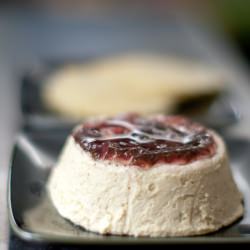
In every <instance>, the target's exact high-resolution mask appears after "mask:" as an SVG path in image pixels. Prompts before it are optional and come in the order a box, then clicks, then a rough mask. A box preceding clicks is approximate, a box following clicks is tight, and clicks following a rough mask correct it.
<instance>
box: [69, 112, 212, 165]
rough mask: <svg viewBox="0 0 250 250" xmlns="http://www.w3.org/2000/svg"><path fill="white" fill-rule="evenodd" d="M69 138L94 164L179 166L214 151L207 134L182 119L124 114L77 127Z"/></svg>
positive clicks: (210, 154)
mask: <svg viewBox="0 0 250 250" xmlns="http://www.w3.org/2000/svg"><path fill="white" fill-rule="evenodd" d="M73 137H74V139H75V141H76V142H77V143H78V144H80V146H81V147H82V148H83V149H84V150H85V151H87V152H89V153H90V154H91V155H92V157H93V158H94V159H95V160H109V161H112V162H117V163H121V164H124V165H136V166H139V167H142V168H149V167H151V166H153V165H155V164H158V163H168V164H180V165H181V164H182V165H183V164H187V163H190V162H193V161H195V160H199V159H204V158H207V157H211V156H213V155H214V154H215V151H216V143H215V141H214V139H213V136H212V135H211V133H210V132H209V131H208V130H207V129H206V128H205V127H203V126H202V125H200V124H198V123H194V122H192V121H190V120H189V119H187V118H185V117H182V116H165V115H154V116H150V117H144V116H140V115H138V114H126V115H121V116H117V117H113V118H107V119H101V120H100V119H99V120H92V121H87V122H85V123H83V124H82V125H80V126H78V127H77V128H76V129H75V131H74V132H73Z"/></svg>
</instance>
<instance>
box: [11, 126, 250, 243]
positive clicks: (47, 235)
mask: <svg viewBox="0 0 250 250" xmlns="http://www.w3.org/2000/svg"><path fill="white" fill-rule="evenodd" d="M70 130H71V127H70V126H69V127H64V128H62V127H61V128H59V129H58V128H57V129H53V128H51V129H45V130H41V129H38V130H37V129H32V130H29V131H26V132H23V133H22V134H20V136H19V137H18V139H17V143H16V145H15V148H14V151H13V159H12V166H11V170H10V175H9V197H8V206H9V218H10V224H11V226H12V229H13V230H14V232H15V233H16V234H17V235H19V236H20V237H21V238H23V239H26V240H35V241H44V242H58V243H75V244H84V243H88V244H89V243H95V244H98V243H101V244H104V243H107V244H116V243H118V244H119V243H123V244H126V243H127V244H133V243H136V244H137V243H167V244H173V243H174V244H175V243H176V244H182V243H191V244H194V243H221V242H223V243H230V242H242V243H243V242H245V243H246V242H248V243H250V183H249V180H250V168H249V162H250V154H249V152H250V141H248V140H245V139H240V138H232V137H230V136H228V135H224V138H225V140H226V143H227V145H228V149H229V153H230V158H231V166H232V170H233V173H234V177H235V180H236V182H237V184H238V186H239V188H240V190H241V191H242V193H243V195H244V204H245V214H244V217H243V218H242V219H240V220H238V221H237V222H235V223H234V224H233V225H231V226H229V227H227V228H224V229H222V230H220V231H218V232H216V233H213V234H209V235H206V236H197V237H177V238H176V237H165V238H147V237H141V238H134V237H127V236H103V235H99V234H95V233H91V232H88V231H85V230H83V229H80V228H78V227H76V226H74V225H73V224H71V223H70V222H68V221H66V220H65V219H63V218H62V217H61V216H59V214H58V213H57V212H56V210H55V209H54V208H53V206H52V204H51V202H50V200H49V198H48V196H47V194H46V182H47V178H48V176H49V173H50V171H51V168H52V167H53V163H54V162H55V161H56V158H57V157H58V154H59V152H60V150H61V147H62V145H63V143H64V141H65V138H66V135H67V134H68V132H69V131H70Z"/></svg>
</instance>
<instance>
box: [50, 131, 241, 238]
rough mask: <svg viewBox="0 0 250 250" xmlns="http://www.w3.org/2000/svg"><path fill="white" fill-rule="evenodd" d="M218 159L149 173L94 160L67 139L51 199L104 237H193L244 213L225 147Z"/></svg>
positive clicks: (74, 219) (166, 166)
mask: <svg viewBox="0 0 250 250" xmlns="http://www.w3.org/2000/svg"><path fill="white" fill-rule="evenodd" d="M214 136H215V139H216V142H217V144H218V150H217V153H216V155H215V156H214V157H212V158H210V159H203V160H198V161H195V162H193V163H191V164H187V165H174V164H161V165H159V166H155V167H153V168H150V169H147V170H144V169H141V168H138V167H136V166H128V167H125V166H121V165H118V164H117V165H116V164H113V163H108V162H106V161H94V160H93V159H92V157H91V156H90V155H89V154H88V153H86V152H84V151H83V150H82V148H81V147H80V146H79V145H78V144H76V143H75V141H74V139H73V137H72V136H70V137H69V138H68V140H67V143H66V145H65V147H64V150H63V152H62V154H61V157H60V159H59V162H58V164H57V166H56V167H55V169H54V170H53V172H52V175H51V176H50V179H49V184H48V190H49V193H50V196H51V199H52V201H53V203H54V205H55V207H56V209H57V210H58V212H59V213H60V214H61V216H63V217H65V218H67V219H69V220H70V221H72V222H73V223H75V224H77V225H80V226H82V227H84V228H86V229H88V230H91V231H94V232H99V233H112V234H126V235H133V236H188V235H199V234H205V233H209V232H213V231H216V230H218V229H219V228H221V227H223V226H226V225H229V224H230V223H232V222H233V221H235V220H236V219H237V218H239V217H241V216H242V214H243V205H242V196H241V194H240V192H239V191H238V189H237V186H236V184H235V182H234V180H233V178H232V174H231V171H230V168H229V164H228V158H227V153H226V151H225V146H224V144H223V142H222V140H221V138H220V137H219V136H218V135H216V134H215V135H214Z"/></svg>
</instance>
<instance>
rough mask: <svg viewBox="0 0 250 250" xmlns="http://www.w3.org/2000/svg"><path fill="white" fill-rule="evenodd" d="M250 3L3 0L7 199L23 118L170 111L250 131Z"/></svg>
mask: <svg viewBox="0 0 250 250" xmlns="http://www.w3.org/2000/svg"><path fill="white" fill-rule="evenodd" d="M249 10H250V2H249V1H244V0H219V1H215V0H210V1H198V0H197V1H196V0H189V1H188V0H186V1H181V0H177V1H167V0H165V1H164V0H145V1H139V0H137V1H132V0H127V1H125V0H123V1H122V0H121V1H114V0H102V1H101V0H100V1H98V0H82V1H80V0H73V1H66V0H62V1H59V0H44V1H39V0H26V1H24V0H23V1H18V0H16V1H7V0H6V1H4V0H2V1H1V2H0V120H1V123H0V126H1V128H0V133H1V134H0V138H1V144H0V163H1V164H0V185H1V186H0V194H1V197H0V204H3V203H4V202H5V197H4V195H2V194H5V193H6V185H2V184H3V183H4V184H6V179H7V171H8V167H7V166H8V162H9V158H10V152H11V148H12V144H13V142H14V138H15V135H16V132H17V131H18V129H20V128H21V126H22V125H23V126H31V127H32V126H58V124H62V123H64V122H65V121H67V122H68V121H69V120H71V119H72V121H74V122H76V121H77V120H79V119H82V118H84V117H86V116H89V115H96V114H97V115H100V114H115V113H117V112H125V111H139V112H143V113H151V112H165V113H185V114H188V115H191V116H192V117H194V118H195V119H198V120H200V121H202V122H205V123H207V125H209V126H212V127H215V128H216V129H219V130H221V129H225V128H229V129H231V128H232V126H233V125H234V124H235V123H237V122H238V121H239V120H243V121H244V120H245V121H246V122H245V123H242V124H244V125H240V126H238V127H237V129H238V130H240V131H241V132H242V133H245V132H244V131H246V134H247V132H248V130H247V129H246V128H247V127H248V121H249V120H250V119H249V117H250V113H249V111H248V108H247V107H248V104H249V102H248V96H249V90H248V83H249V75H248V74H249V63H250V15H249ZM119 56H120V57H119ZM145 72H146V73H145ZM144 73H145V74H144ZM117 86H118V87H117ZM200 97H202V98H200ZM100 100H102V102H100ZM138 100H139V101H138ZM104 104H105V105H104ZM118 104H119V105H120V106H119V105H118ZM83 107H84V108H83ZM90 107H93V108H90ZM115 108H116V109H115ZM218 117H219V118H220V119H217V118H218ZM69 118H70V119H69ZM211 121H212V122H211ZM242 127H244V129H245V130H244V129H242ZM6 214H7V213H6V209H5V207H4V208H3V207H0V231H1V232H3V231H4V232H5V234H1V235H0V249H2V246H3V247H6V246H7V239H8V236H7V235H8V234H7V232H8V226H7V215H6Z"/></svg>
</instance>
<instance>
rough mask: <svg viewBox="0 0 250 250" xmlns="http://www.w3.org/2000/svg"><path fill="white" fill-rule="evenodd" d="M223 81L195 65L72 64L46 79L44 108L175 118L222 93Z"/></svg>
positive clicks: (134, 57) (115, 60) (165, 60)
mask: <svg viewBox="0 0 250 250" xmlns="http://www.w3.org/2000/svg"><path fill="white" fill-rule="evenodd" d="M222 83H223V78H222V76H221V75H220V74H219V72H217V71H216V70H214V69H211V68H209V67H208V66H206V65H202V64H198V63H195V62H193V61H188V60H184V59H178V58H175V57H167V56H166V57H164V56H156V55H150V54H124V55H118V56H114V57H107V58H103V59H99V60H94V61H93V62H91V63H86V64H79V65H68V66H65V67H63V68H61V69H60V70H58V71H57V72H55V73H54V74H52V75H51V76H50V77H49V78H48V79H47V84H46V85H45V87H44V88H43V92H42V97H43V100H44V103H45V105H46V106H47V107H48V108H49V109H52V110H54V111H57V112H58V113H60V114H62V115H65V116H68V117H74V118H82V117H85V116H89V115H114V114H117V113H121V112H131V111H133V112H139V113H145V114H148V113H155V112H164V113H171V112H172V111H173V110H174V109H175V107H176V104H178V103H179V102H180V101H183V100H186V99H189V98H193V97H197V96H200V95H208V94H212V93H216V92H219V91H220V90H221V89H222V86H223V84H222Z"/></svg>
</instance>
